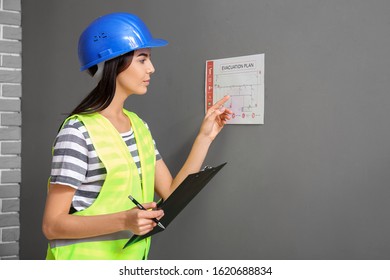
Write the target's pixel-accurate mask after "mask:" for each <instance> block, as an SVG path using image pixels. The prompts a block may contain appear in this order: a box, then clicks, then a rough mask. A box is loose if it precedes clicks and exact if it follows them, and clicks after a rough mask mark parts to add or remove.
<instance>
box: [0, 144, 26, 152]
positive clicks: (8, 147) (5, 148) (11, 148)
mask: <svg viewBox="0 0 390 280" xmlns="http://www.w3.org/2000/svg"><path fill="white" fill-rule="evenodd" d="M0 145H1V149H0V151H1V153H2V154H3V155H18V154H20V153H21V152H22V143H21V142H1V143H0Z"/></svg>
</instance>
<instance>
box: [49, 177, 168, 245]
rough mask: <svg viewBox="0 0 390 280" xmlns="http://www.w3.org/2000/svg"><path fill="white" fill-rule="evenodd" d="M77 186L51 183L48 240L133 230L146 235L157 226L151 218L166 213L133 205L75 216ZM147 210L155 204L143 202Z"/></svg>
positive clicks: (135, 232)
mask: <svg viewBox="0 0 390 280" xmlns="http://www.w3.org/2000/svg"><path fill="white" fill-rule="evenodd" d="M74 193H75V189H74V188H71V187H69V186H66V185H61V184H51V185H50V187H49V192H48V195H47V199H46V205H45V211H44V215H43V222H42V231H43V233H44V235H45V236H46V238H47V239H49V240H52V239H78V238H86V237H94V236H99V235H104V234H110V233H114V232H117V231H121V230H130V231H132V232H133V233H134V234H137V235H143V234H146V233H148V232H149V231H151V230H152V229H153V227H155V226H156V223H155V222H154V221H153V220H152V218H160V217H161V216H162V215H163V212H162V211H161V210H159V211H144V210H139V209H138V208H132V209H130V210H127V211H122V212H117V213H112V214H105V215H96V216H76V215H70V214H69V208H70V205H71V202H72V198H73V195H74ZM143 206H144V207H145V208H146V209H149V208H155V207H156V203H155V202H151V203H144V204H143Z"/></svg>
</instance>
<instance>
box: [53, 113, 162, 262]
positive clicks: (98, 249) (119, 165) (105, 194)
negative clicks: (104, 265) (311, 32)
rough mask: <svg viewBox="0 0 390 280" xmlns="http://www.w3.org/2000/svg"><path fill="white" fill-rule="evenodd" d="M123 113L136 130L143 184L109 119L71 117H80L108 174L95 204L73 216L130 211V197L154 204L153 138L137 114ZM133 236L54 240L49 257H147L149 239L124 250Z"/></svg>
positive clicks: (82, 116)
mask: <svg viewBox="0 0 390 280" xmlns="http://www.w3.org/2000/svg"><path fill="white" fill-rule="evenodd" d="M123 112H124V113H125V114H126V115H127V116H128V117H129V119H130V122H131V126H132V129H133V131H134V136H135V139H136V143H137V148H138V153H139V157H140V162H141V173H142V185H141V179H140V176H139V173H138V169H137V166H136V164H135V163H134V160H133V158H132V156H131V154H130V152H129V149H128V147H127V145H126V143H125V142H124V141H123V139H122V136H121V135H120V134H119V133H118V131H117V130H116V129H115V127H114V126H113V125H112V124H111V122H110V121H109V120H108V119H106V118H105V117H103V116H102V115H101V114H99V113H93V114H88V115H75V116H71V117H70V118H78V119H79V120H80V121H81V122H82V123H83V124H84V125H85V127H86V129H87V131H88V133H89V135H90V137H91V141H92V143H93V145H94V147H95V150H96V153H97V155H98V157H99V158H100V160H101V161H102V162H103V164H104V167H105V168H106V171H107V175H106V179H105V181H104V184H103V186H102V188H101V190H100V193H99V195H98V197H97V198H96V200H95V202H94V203H93V204H92V205H91V206H89V207H88V208H87V209H85V210H82V211H79V212H76V213H74V214H73V215H78V216H91V215H100V214H109V213H115V212H120V211H124V210H128V209H130V208H133V207H135V205H134V204H133V203H132V202H131V201H130V200H129V199H128V195H130V194H131V195H132V196H133V197H134V198H136V199H137V200H138V201H140V202H141V203H143V202H150V201H153V198H154V173H155V161H156V155H155V148H154V143H153V139H152V136H151V134H150V131H149V130H148V128H147V127H146V126H145V124H144V123H143V121H142V120H141V119H140V118H139V117H138V116H137V115H136V114H134V113H132V112H128V111H126V110H124V111H123ZM65 122H66V121H65ZM65 122H64V123H65ZM131 235H132V233H131V232H130V231H121V232H116V233H113V234H107V235H103V236H97V237H92V238H82V239H65V240H64V239H62V240H51V241H50V242H49V248H48V253H47V256H46V258H47V259H62V260H64V259H77V260H82V259H88V260H94V259H112V260H120V259H145V258H147V255H148V252H149V247H150V238H147V239H144V240H142V241H140V242H137V243H135V244H134V245H131V246H129V247H127V248H125V249H122V248H123V246H124V245H125V243H126V242H127V240H128V238H129V237H130V236H131Z"/></svg>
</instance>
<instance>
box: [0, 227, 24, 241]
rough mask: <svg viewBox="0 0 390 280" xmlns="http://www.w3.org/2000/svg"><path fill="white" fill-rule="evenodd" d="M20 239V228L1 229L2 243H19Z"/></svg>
mask: <svg viewBox="0 0 390 280" xmlns="http://www.w3.org/2000/svg"><path fill="white" fill-rule="evenodd" d="M19 238H20V228H18V227H14V228H4V229H3V239H2V240H3V242H13V241H19Z"/></svg>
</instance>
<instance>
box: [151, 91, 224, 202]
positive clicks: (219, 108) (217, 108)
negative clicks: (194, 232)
mask: <svg viewBox="0 0 390 280" xmlns="http://www.w3.org/2000/svg"><path fill="white" fill-rule="evenodd" d="M229 98H230V97H229V96H225V97H224V98H222V99H221V100H219V101H218V102H217V103H215V104H214V105H213V106H212V107H210V109H209V110H208V111H207V113H206V115H205V117H204V119H203V122H202V125H201V127H200V130H199V133H198V135H197V136H196V138H195V141H194V144H193V145H192V148H191V151H190V153H189V155H188V157H187V160H186V161H185V163H184V165H183V167H182V168H181V169H180V171H179V173H178V174H177V175H176V177H175V178H174V179H173V178H172V175H171V173H170V172H169V169H168V167H167V166H166V165H165V163H164V161H163V160H158V161H157V162H156V175H155V185H156V192H157V193H158V195H159V196H160V197H161V198H163V199H164V200H165V199H167V198H168V197H169V195H170V194H171V193H172V192H173V191H174V190H175V189H176V188H177V187H178V186H179V185H180V183H181V182H183V180H184V179H185V178H186V177H187V176H188V175H189V174H192V173H196V172H198V171H199V170H200V168H201V167H202V164H203V161H204V159H205V158H206V155H207V152H208V150H209V148H210V145H211V143H212V142H213V141H214V139H215V137H217V135H218V134H219V133H220V132H221V130H222V129H223V127H224V125H225V124H226V121H227V120H229V119H230V115H231V114H232V111H231V110H229V109H227V108H225V107H223V104H225V102H226V101H227V100H229Z"/></svg>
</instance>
